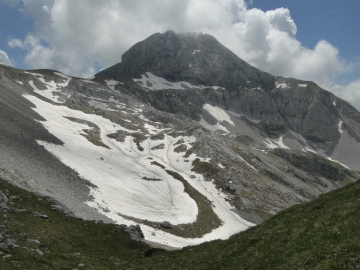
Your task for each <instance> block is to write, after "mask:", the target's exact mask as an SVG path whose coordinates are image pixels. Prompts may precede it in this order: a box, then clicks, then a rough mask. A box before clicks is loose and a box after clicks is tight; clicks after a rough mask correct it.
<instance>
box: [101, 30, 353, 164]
mask: <svg viewBox="0 0 360 270" xmlns="http://www.w3.org/2000/svg"><path fill="white" fill-rule="evenodd" d="M147 72H149V73H151V74H153V75H155V76H157V77H161V78H164V79H165V80H167V81H168V82H169V83H170V84H171V83H172V82H182V81H183V82H189V83H190V84H191V86H190V87H189V86H187V85H185V84H183V86H184V87H180V88H178V87H175V88H174V86H171V85H166V84H165V85H163V87H162V88H161V90H163V91H161V93H156V92H149V93H148V94H147V99H148V101H149V102H151V104H153V105H154V106H155V107H157V108H159V109H162V110H166V111H169V112H175V113H179V112H182V113H185V114H188V115H190V116H192V117H193V118H194V119H197V117H199V115H200V114H201V113H200V111H201V110H202V106H203V105H204V104H205V103H209V104H211V105H212V106H218V107H220V108H223V109H224V110H226V111H231V112H233V113H236V114H237V115H243V116H244V118H248V119H255V120H256V125H254V124H255V123H254V121H247V122H248V123H249V124H253V125H254V126H256V128H259V129H260V130H262V131H264V132H265V133H266V134H267V135H268V136H270V137H274V138H276V137H279V136H280V135H285V134H287V133H288V132H289V131H294V132H296V133H298V134H300V135H302V136H303V137H304V138H305V139H308V140H309V141H310V142H311V143H315V145H316V147H317V148H319V149H321V150H322V151H324V152H325V153H326V154H327V155H328V156H331V155H332V154H333V151H334V148H335V147H334V145H336V144H337V143H338V142H339V140H340V137H341V136H340V135H341V132H340V131H339V129H341V128H342V129H345V130H346V131H347V132H348V134H349V135H350V137H351V138H353V139H355V140H356V141H357V142H358V141H359V135H360V130H359V124H360V114H359V112H358V111H357V110H356V109H355V108H353V107H352V106H351V105H350V104H348V103H347V102H345V101H343V100H341V99H339V98H337V97H336V96H335V95H333V94H332V93H330V92H328V91H326V90H324V89H321V88H320V87H319V86H318V85H316V84H315V83H313V82H308V81H300V80H296V79H292V78H282V77H275V76H272V75H270V74H268V73H266V72H263V71H260V70H258V69H257V68H254V67H252V66H251V65H249V64H247V63H246V62H244V61H243V60H241V59H240V58H239V57H237V56H236V55H235V54H234V53H232V52H231V51H230V50H228V49H227V48H225V47H224V46H223V45H222V44H220V43H219V42H218V41H217V40H216V39H215V38H214V37H212V36H210V35H206V34H197V33H191V34H189V33H183V34H175V33H174V32H173V31H168V32H166V33H164V34H159V33H157V34H154V35H152V36H150V37H149V38H147V39H145V40H144V41H142V42H139V43H137V44H135V45H134V46H133V47H132V48H131V49H129V50H128V51H127V52H126V53H124V55H123V57H122V59H121V63H119V64H116V65H114V66H112V67H110V68H108V69H106V70H104V71H101V72H99V73H98V74H97V75H96V79H99V80H103V79H109V78H113V79H115V80H116V79H120V80H121V79H123V80H130V81H131V78H141V76H144V79H143V80H137V83H138V84H140V85H141V86H144V87H145V88H148V89H152V87H151V78H150V79H145V76H147V75H146V73H147ZM142 83H144V84H143V85H142ZM199 86H201V87H200V88H201V89H199ZM211 86H217V87H211ZM194 88H195V89H196V91H194ZM168 89H174V90H175V89H176V90H179V89H181V90H183V91H171V94H170V92H169V94H167V95H164V93H168V91H166V90H168ZM159 99H162V100H161V104H159V102H158V100H159ZM340 122H341V123H340ZM339 125H340V128H339ZM324 144H326V145H324ZM347 150H348V149H347ZM357 151H359V148H357ZM338 156H339V155H338ZM358 168H359V167H358V166H357V169H358Z"/></svg>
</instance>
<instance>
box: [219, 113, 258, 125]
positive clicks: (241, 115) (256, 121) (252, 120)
mask: <svg viewBox="0 0 360 270" xmlns="http://www.w3.org/2000/svg"><path fill="white" fill-rule="evenodd" d="M225 112H227V113H228V114H230V115H232V116H235V117H237V118H240V119H241V117H245V118H246V119H248V120H250V121H251V122H253V123H254V124H258V123H260V122H261V120H255V119H251V118H250V117H248V116H246V115H244V114H240V113H236V112H233V111H225Z"/></svg>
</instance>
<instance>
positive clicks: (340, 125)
mask: <svg viewBox="0 0 360 270" xmlns="http://www.w3.org/2000/svg"><path fill="white" fill-rule="evenodd" d="M341 127H342V120H340V122H339V124H338V130H339V132H340V133H343V130H342V129H341Z"/></svg>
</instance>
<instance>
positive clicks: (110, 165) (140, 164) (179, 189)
mask: <svg viewBox="0 0 360 270" xmlns="http://www.w3.org/2000/svg"><path fill="white" fill-rule="evenodd" d="M25 97H26V98H27V99H28V100H29V101H31V102H32V103H33V104H35V106H36V108H34V110H35V111H36V112H37V113H39V114H40V115H41V116H42V117H44V119H46V121H44V122H43V124H44V126H45V127H46V128H47V129H48V130H49V132H50V133H52V134H54V135H55V136H56V137H58V138H59V139H60V140H61V141H63V142H64V145H54V144H50V143H47V142H43V141H38V143H39V144H41V145H43V146H44V147H45V148H46V149H47V150H48V151H49V152H51V153H53V154H54V155H56V156H57V157H58V158H59V159H60V160H61V161H62V162H63V163H65V164H66V165H68V166H70V167H72V168H73V169H74V170H76V171H77V172H78V173H79V174H80V175H81V176H82V177H84V178H85V179H87V180H89V181H90V182H92V183H93V184H94V185H96V188H91V194H92V195H93V197H94V200H93V201H88V202H87V204H88V205H90V206H92V207H94V208H96V209H98V211H99V212H100V213H102V214H104V215H106V216H108V217H109V218H111V219H113V220H114V221H116V222H117V223H118V224H127V225H131V224H134V222H132V221H130V220H128V219H126V218H124V215H125V216H131V217H135V218H139V219H148V220H151V221H155V222H160V221H164V220H167V221H169V222H171V223H172V224H183V223H190V222H193V221H195V220H196V217H197V213H198V208H197V205H196V203H195V201H194V200H193V199H192V198H191V197H190V196H189V195H188V194H187V193H185V192H184V186H183V184H182V183H181V182H179V181H177V180H175V179H174V178H173V177H171V176H169V175H168V174H167V173H166V172H165V171H164V170H163V169H161V168H160V167H158V166H154V165H152V164H151V162H153V161H156V162H158V163H160V164H162V165H163V166H165V167H166V168H167V169H170V170H172V171H175V172H178V173H179V174H180V175H181V176H182V177H184V179H185V180H186V181H187V182H188V183H189V184H191V185H192V187H193V188H195V189H196V190H198V191H199V192H200V193H201V194H203V195H204V196H206V197H207V198H208V199H209V200H210V201H212V203H213V205H214V208H213V210H214V212H215V214H216V215H218V217H219V218H220V219H221V220H222V221H223V223H222V225H221V226H220V227H219V228H217V229H215V230H213V231H212V232H210V233H208V234H205V235H204V236H202V237H200V238H182V237H178V236H174V235H172V234H170V233H167V232H163V231H160V230H157V231H156V235H155V234H153V232H155V231H154V228H152V227H149V226H146V225H142V230H143V232H144V235H145V239H147V240H149V241H152V242H157V243H161V244H165V245H169V246H173V247H184V246H187V245H196V244H200V243H203V242H206V241H211V240H215V239H227V238H228V237H230V236H231V235H233V234H235V233H238V232H240V231H243V230H245V229H247V228H248V227H250V226H253V224H251V223H249V222H247V221H245V220H243V219H242V218H241V217H240V216H239V215H237V214H236V213H234V212H233V211H232V209H233V207H232V206H231V205H230V204H229V203H228V202H227V201H226V199H227V198H226V195H225V194H223V193H221V192H219V190H217V189H216V187H215V184H214V183H213V182H207V181H205V180H204V179H203V176H202V175H199V174H196V179H192V178H191V177H190V175H193V174H194V172H192V171H191V169H192V161H193V160H195V159H196V158H197V157H196V155H195V154H192V155H190V156H189V157H188V158H187V159H185V158H184V157H183V155H184V153H177V152H175V151H174V149H175V148H176V145H175V143H176V142H177V141H178V140H179V139H183V140H184V143H185V145H187V147H191V146H190V143H192V142H194V141H195V138H194V137H186V136H178V137H177V138H173V137H171V136H168V135H165V136H164V139H162V140H150V139H149V138H148V139H146V140H145V141H143V142H142V143H141V146H142V147H143V148H144V150H143V151H140V150H138V148H137V145H136V144H135V143H134V141H133V139H132V137H131V136H127V137H126V138H125V141H124V142H118V141H116V140H114V139H110V138H109V137H107V135H108V134H110V133H114V132H116V131H118V130H124V131H127V132H128V133H132V132H135V131H132V130H127V129H125V128H124V127H122V126H120V125H117V124H116V123H113V122H111V121H110V120H108V119H105V118H103V117H101V116H98V115H94V114H85V113H83V112H81V111H76V110H72V109H70V108H68V107H65V106H56V105H52V104H49V103H47V102H44V101H42V100H40V99H38V98H36V97H34V96H29V95H25ZM213 108H215V107H213ZM210 111H212V112H218V111H217V109H214V110H212V109H211V110H210ZM64 117H74V118H78V119H82V120H86V121H89V122H92V123H94V124H96V125H97V126H98V127H99V129H100V137H101V140H102V142H103V143H104V144H106V145H107V146H108V147H109V149H108V148H105V147H101V146H96V145H94V144H92V143H91V142H89V141H88V140H87V139H86V138H85V137H83V136H81V134H83V129H89V126H88V125H85V124H80V123H76V122H73V121H70V120H68V119H66V118H64ZM223 117H225V116H224V115H223ZM225 118H226V117H225ZM145 128H147V129H148V130H152V131H154V130H155V129H156V128H155V127H153V126H151V127H150V126H145ZM159 144H164V148H163V149H154V146H158V145H159ZM152 149H154V150H152ZM201 160H203V161H207V160H206V159H201ZM186 161H187V162H186ZM144 177H148V178H156V179H159V180H160V181H147V180H144Z"/></svg>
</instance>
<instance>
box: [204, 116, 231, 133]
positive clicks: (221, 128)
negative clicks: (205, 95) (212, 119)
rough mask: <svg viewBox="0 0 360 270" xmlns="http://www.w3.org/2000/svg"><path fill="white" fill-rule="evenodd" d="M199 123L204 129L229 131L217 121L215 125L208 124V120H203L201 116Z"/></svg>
mask: <svg viewBox="0 0 360 270" xmlns="http://www.w3.org/2000/svg"><path fill="white" fill-rule="evenodd" d="M199 124H201V125H202V126H203V127H205V128H206V129H208V130H210V131H213V132H214V131H218V130H221V131H224V132H226V133H230V132H229V131H228V130H227V128H226V127H224V126H222V125H221V124H219V123H216V125H210V124H209V123H208V122H206V121H205V119H204V118H203V117H202V116H201V119H200V121H199Z"/></svg>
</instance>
